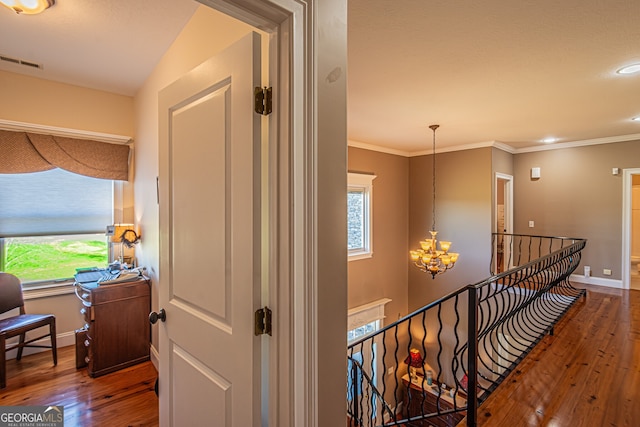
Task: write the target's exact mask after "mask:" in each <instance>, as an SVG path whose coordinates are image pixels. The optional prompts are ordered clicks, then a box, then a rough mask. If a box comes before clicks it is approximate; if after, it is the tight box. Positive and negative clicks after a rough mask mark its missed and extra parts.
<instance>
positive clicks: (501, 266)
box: [492, 172, 513, 274]
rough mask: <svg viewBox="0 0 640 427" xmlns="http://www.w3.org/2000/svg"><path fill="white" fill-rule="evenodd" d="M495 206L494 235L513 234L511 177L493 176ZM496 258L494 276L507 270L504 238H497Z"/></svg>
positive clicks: (508, 257)
mask: <svg viewBox="0 0 640 427" xmlns="http://www.w3.org/2000/svg"><path fill="white" fill-rule="evenodd" d="M494 194H495V206H494V223H493V227H492V229H493V230H495V232H496V233H512V232H513V176H511V175H507V174H503V173H499V172H496V176H495V188H494ZM496 244H497V251H496V254H497V256H496V258H495V263H496V265H495V266H494V269H493V271H494V272H495V274H498V273H501V272H503V271H505V270H507V269H509V267H510V266H509V265H507V264H509V261H508V260H509V259H511V257H510V256H509V255H510V254H509V247H508V245H505V244H504V238H503V237H502V236H498V240H497V242H496Z"/></svg>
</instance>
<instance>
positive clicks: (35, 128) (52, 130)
mask: <svg viewBox="0 0 640 427" xmlns="http://www.w3.org/2000/svg"><path fill="white" fill-rule="evenodd" d="M0 129H1V130H9V131H13V132H33V133H41V134H45V135H54V136H63V137H67V138H78V139H91V140H93V141H100V142H109V143H111V144H130V143H132V142H133V140H132V138H131V137H130V136H124V135H115V134H111V133H101V132H92V131H89V130H79V129H69V128H61V127H56V126H47V125H38V124H35V123H25V122H14V121H12V120H3V119H0Z"/></svg>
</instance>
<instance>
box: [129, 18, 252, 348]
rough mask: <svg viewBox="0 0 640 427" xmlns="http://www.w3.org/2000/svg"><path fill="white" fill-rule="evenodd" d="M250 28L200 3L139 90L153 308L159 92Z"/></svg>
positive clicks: (144, 252)
mask: <svg viewBox="0 0 640 427" xmlns="http://www.w3.org/2000/svg"><path fill="white" fill-rule="evenodd" d="M249 31H251V27H249V26H248V25H245V24H243V23H241V22H239V21H236V20H233V19H231V18H229V17H227V16H225V15H223V14H221V13H218V12H216V11H214V10H212V9H210V8H208V7H205V6H200V7H199V8H198V9H197V10H196V12H195V13H194V15H193V17H192V18H191V20H190V21H189V23H188V24H187V25H186V26H185V28H184V29H183V31H182V32H181V33H180V35H179V36H178V37H177V38H176V40H175V42H174V43H173V45H172V46H171V47H170V48H169V50H168V51H167V52H166V53H165V55H164V56H163V58H162V59H161V60H160V62H159V63H158V66H157V67H156V68H155V69H154V71H153V72H152V73H151V75H150V76H149V77H148V78H147V80H146V81H145V83H144V85H143V86H142V88H141V89H140V90H139V91H138V93H137V94H136V96H135V99H134V101H135V102H134V105H135V128H136V132H135V135H136V179H135V195H136V197H135V213H136V222H137V224H138V225H139V226H140V230H141V234H142V236H144V238H143V239H142V241H141V243H140V244H139V245H138V248H137V249H136V250H137V257H138V262H139V264H140V265H144V266H146V267H147V269H148V273H149V275H150V277H151V280H152V302H151V306H152V309H153V310H157V309H158V308H159V307H158V266H159V261H160V260H159V235H158V232H159V223H158V203H157V200H156V177H157V176H158V92H159V91H160V90H161V89H162V88H164V87H165V86H168V85H169V84H170V83H172V82H173V81H175V80H176V79H177V78H178V77H180V76H181V75H183V74H184V73H186V72H187V71H189V70H191V69H193V68H195V67H196V66H197V65H199V64H200V63H202V62H204V61H205V60H206V59H208V58H210V57H212V56H214V55H215V54H216V53H218V52H220V51H222V50H223V49H224V48H225V47H226V46H228V45H230V44H231V43H232V42H234V41H236V40H238V39H240V38H242V36H243V35H245V34H247V33H248V32H249ZM205 41H206V42H205ZM157 343H158V331H157V328H152V346H154V347H156V348H157Z"/></svg>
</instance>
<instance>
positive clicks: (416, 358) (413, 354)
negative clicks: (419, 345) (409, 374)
mask: <svg viewBox="0 0 640 427" xmlns="http://www.w3.org/2000/svg"><path fill="white" fill-rule="evenodd" d="M422 362H423V359H422V355H421V354H420V350H418V349H416V348H412V349H411V350H410V351H409V355H408V356H407V358H406V359H405V360H404V363H406V364H407V365H409V366H411V367H413V368H420V367H422Z"/></svg>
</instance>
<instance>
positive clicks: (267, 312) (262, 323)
mask: <svg viewBox="0 0 640 427" xmlns="http://www.w3.org/2000/svg"><path fill="white" fill-rule="evenodd" d="M255 320H256V324H255V331H254V333H255V334H256V335H264V334H268V335H269V336H271V309H270V308H269V307H265V308H259V309H258V310H256V314H255Z"/></svg>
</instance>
